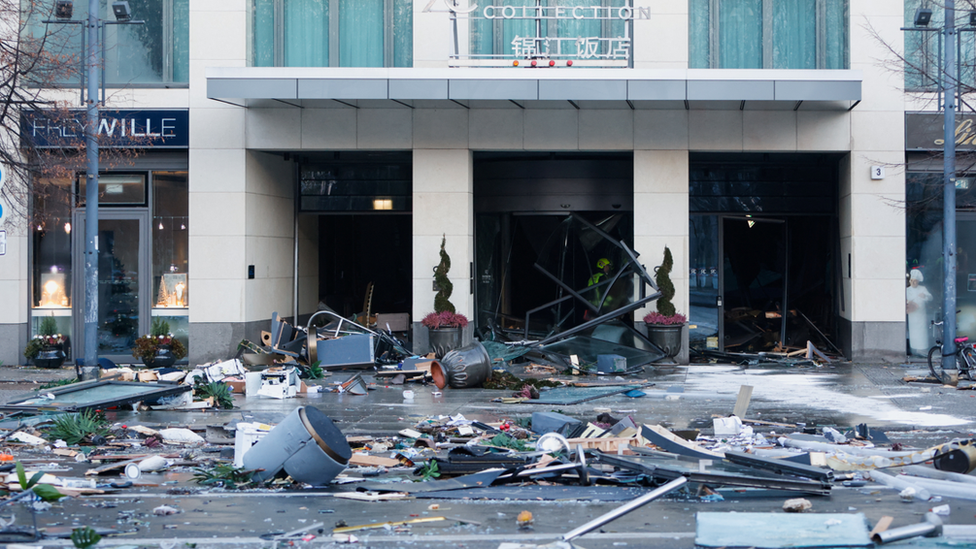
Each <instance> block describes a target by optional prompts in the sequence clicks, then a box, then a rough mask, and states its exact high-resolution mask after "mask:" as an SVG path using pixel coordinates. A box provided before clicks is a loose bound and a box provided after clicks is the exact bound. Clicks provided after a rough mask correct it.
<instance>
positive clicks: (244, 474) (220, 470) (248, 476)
mask: <svg viewBox="0 0 976 549" xmlns="http://www.w3.org/2000/svg"><path fill="white" fill-rule="evenodd" d="M254 473H255V471H253V470H247V469H244V468H243V467H234V465H233V464H231V463H222V464H220V465H215V466H214V467H211V468H209V469H207V468H203V467H198V468H196V469H194V470H193V480H194V482H196V483H197V484H202V485H204V486H212V487H222V488H227V489H228V490H243V489H245V488H251V487H253V486H256V485H257V482H256V481H255V480H254Z"/></svg>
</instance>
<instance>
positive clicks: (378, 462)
mask: <svg viewBox="0 0 976 549" xmlns="http://www.w3.org/2000/svg"><path fill="white" fill-rule="evenodd" d="M349 465H351V466H357V467H396V466H398V465H400V462H399V461H398V460H395V459H392V458H385V457H381V456H370V455H366V454H353V455H352V457H351V458H349Z"/></svg>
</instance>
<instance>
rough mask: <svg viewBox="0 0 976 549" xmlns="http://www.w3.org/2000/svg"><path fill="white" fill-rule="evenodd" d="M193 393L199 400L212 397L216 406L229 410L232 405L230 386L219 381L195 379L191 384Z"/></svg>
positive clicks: (232, 397) (232, 398)
mask: <svg viewBox="0 0 976 549" xmlns="http://www.w3.org/2000/svg"><path fill="white" fill-rule="evenodd" d="M193 395H194V396H196V397H197V398H199V399H201V400H206V399H208V398H210V397H213V399H214V402H215V403H216V404H217V407H218V408H224V409H226V410H230V409H232V408H233V407H234V396H233V395H232V394H231V393H230V386H229V385H227V384H226V383H224V382H221V381H214V382H210V383H207V382H205V381H201V380H199V379H197V382H196V383H195V384H194V385H193Z"/></svg>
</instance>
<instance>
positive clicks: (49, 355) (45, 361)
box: [33, 347, 65, 368]
mask: <svg viewBox="0 0 976 549" xmlns="http://www.w3.org/2000/svg"><path fill="white" fill-rule="evenodd" d="M64 356H65V355H64V351H63V350H62V349H61V347H45V348H43V349H41V351H40V352H39V353H37V356H35V357H34V359H33V360H34V365H35V366H37V367H38V368H60V367H61V365H62V364H64Z"/></svg>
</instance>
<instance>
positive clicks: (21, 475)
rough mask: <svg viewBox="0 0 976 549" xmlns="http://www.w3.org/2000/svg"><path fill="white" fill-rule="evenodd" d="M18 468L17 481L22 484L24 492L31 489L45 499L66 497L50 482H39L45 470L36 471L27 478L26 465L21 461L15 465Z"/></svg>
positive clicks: (21, 487)
mask: <svg viewBox="0 0 976 549" xmlns="http://www.w3.org/2000/svg"><path fill="white" fill-rule="evenodd" d="M14 468H15V469H16V470H17V482H18V483H19V484H20V489H21V490H23V491H24V492H27V491H28V490H30V491H31V492H34V495H35V496H37V497H39V498H41V499H42V500H44V501H57V500H59V499H61V498H63V497H64V494H62V493H61V492H58V489H57V488H55V487H54V486H51V485H50V484H38V482H40V481H41V478H42V477H43V476H44V471H38V472H37V473H34V476H32V477H31V478H30V480H27V473H25V472H24V465H23V464H22V463H20V462H19V461H18V462H17V463H16V464H15V465H14Z"/></svg>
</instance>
